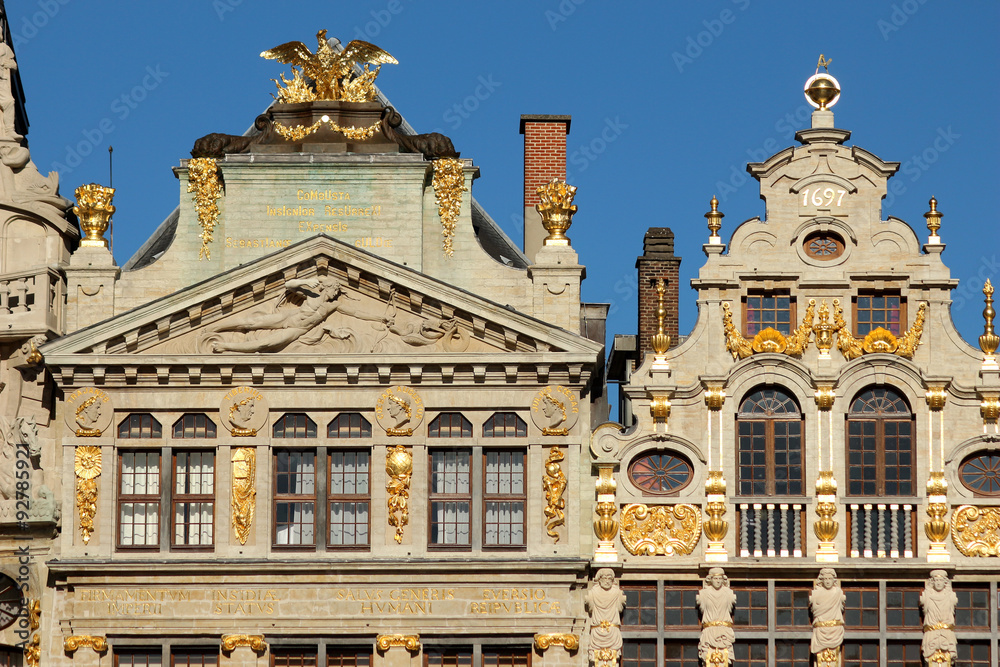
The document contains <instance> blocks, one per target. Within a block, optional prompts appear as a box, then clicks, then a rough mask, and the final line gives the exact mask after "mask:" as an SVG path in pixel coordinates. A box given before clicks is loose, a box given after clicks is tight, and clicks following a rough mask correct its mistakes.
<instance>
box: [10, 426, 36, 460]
mask: <svg viewBox="0 0 1000 667" xmlns="http://www.w3.org/2000/svg"><path fill="white" fill-rule="evenodd" d="M14 437H15V438H17V442H19V443H21V444H25V445H28V455H29V456H31V457H32V458H38V457H39V456H41V455H42V445H41V443H39V442H38V424H37V423H35V416H34V415H32V416H31V417H18V418H17V419H15V420H14Z"/></svg>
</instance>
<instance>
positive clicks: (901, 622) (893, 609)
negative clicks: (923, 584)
mask: <svg viewBox="0 0 1000 667" xmlns="http://www.w3.org/2000/svg"><path fill="white" fill-rule="evenodd" d="M921 590H922V589H919V588H887V589H886V591H885V625H886V627H887V628H889V629H891V630H901V629H902V630H919V629H920V628H921V623H920V592H921Z"/></svg>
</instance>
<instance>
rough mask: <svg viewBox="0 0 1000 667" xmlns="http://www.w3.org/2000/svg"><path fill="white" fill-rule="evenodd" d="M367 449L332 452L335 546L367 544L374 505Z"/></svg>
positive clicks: (331, 538) (331, 535) (332, 541)
mask: <svg viewBox="0 0 1000 667" xmlns="http://www.w3.org/2000/svg"><path fill="white" fill-rule="evenodd" d="M370 458H371V455H370V453H369V451H368V450H367V449H343V450H341V449H337V450H333V451H331V452H330V487H329V488H330V532H329V541H330V546H332V547H366V546H368V526H369V515H368V508H369V506H370V504H371V491H370V490H369V486H368V482H369V475H370V473H369V467H370V461H369V459H370Z"/></svg>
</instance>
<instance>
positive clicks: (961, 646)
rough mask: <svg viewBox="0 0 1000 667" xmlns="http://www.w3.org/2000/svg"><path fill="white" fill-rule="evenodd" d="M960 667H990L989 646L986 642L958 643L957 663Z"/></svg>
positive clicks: (964, 641)
mask: <svg viewBox="0 0 1000 667" xmlns="http://www.w3.org/2000/svg"><path fill="white" fill-rule="evenodd" d="M955 664H957V665H962V667H990V665H991V664H992V663H991V662H990V645H989V643H988V642H971V641H967V640H961V641H959V642H958V662H956V663H955Z"/></svg>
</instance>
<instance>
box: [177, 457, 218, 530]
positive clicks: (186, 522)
mask: <svg viewBox="0 0 1000 667" xmlns="http://www.w3.org/2000/svg"><path fill="white" fill-rule="evenodd" d="M172 504H173V533H174V538H173V545H174V546H175V547H210V546H212V543H213V537H214V535H213V532H214V531H213V526H214V519H215V452H213V451H207V450H205V451H202V450H177V451H175V452H174V494H173V498H172Z"/></svg>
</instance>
